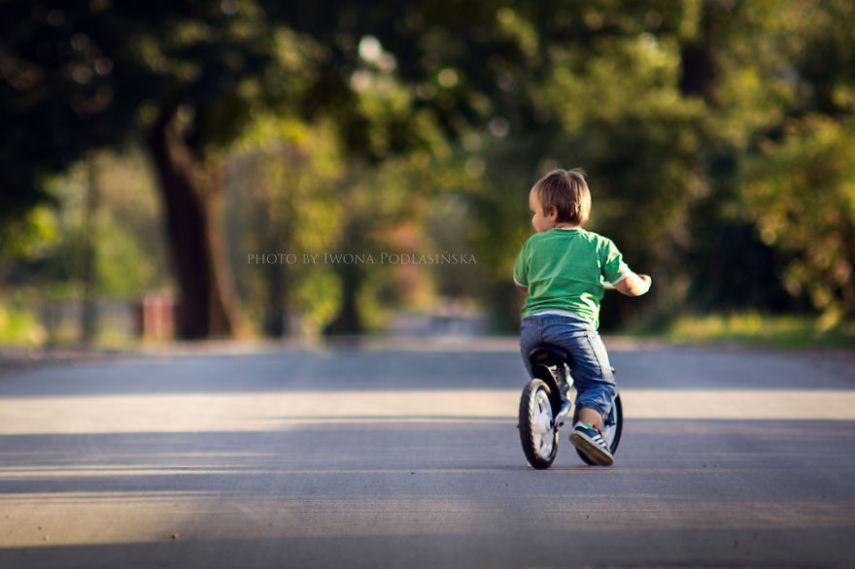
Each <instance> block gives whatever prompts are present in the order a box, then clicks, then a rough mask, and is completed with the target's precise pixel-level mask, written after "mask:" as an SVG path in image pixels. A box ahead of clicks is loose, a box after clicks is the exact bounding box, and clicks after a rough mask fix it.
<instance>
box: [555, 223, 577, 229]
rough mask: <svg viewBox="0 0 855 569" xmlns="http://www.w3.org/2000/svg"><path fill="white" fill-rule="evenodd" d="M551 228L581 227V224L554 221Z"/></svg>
mask: <svg viewBox="0 0 855 569" xmlns="http://www.w3.org/2000/svg"><path fill="white" fill-rule="evenodd" d="M552 229H582V226H581V225H574V224H572V223H556V224H555V225H553V226H552Z"/></svg>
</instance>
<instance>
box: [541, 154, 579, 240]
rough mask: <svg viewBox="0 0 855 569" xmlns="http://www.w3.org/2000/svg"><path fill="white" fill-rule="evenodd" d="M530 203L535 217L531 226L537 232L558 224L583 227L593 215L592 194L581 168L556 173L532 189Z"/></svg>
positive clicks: (543, 179) (546, 176)
mask: <svg viewBox="0 0 855 569" xmlns="http://www.w3.org/2000/svg"><path fill="white" fill-rule="evenodd" d="M529 202H530V205H531V207H532V212H533V213H534V218H533V219H532V224H533V225H534V227H535V229H536V230H537V231H545V230H546V229H551V228H552V227H554V226H555V225H557V224H559V223H560V224H566V225H570V226H580V227H581V226H582V225H585V222H587V221H588V215H589V214H590V213H591V192H590V191H589V190H588V184H587V183H586V182H585V176H584V173H583V172H582V171H581V170H579V169H578V168H577V169H573V170H553V171H552V172H550V173H548V174H547V175H545V176H544V177H543V178H541V179H540V180H538V181H537V183H536V184H535V185H534V187H533V188H532V189H531V193H530V194H529ZM538 208H539V209H540V211H537V209H538Z"/></svg>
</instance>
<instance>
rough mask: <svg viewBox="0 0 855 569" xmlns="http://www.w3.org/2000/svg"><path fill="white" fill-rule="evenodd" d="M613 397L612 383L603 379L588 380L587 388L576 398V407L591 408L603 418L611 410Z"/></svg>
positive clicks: (613, 388) (613, 387)
mask: <svg viewBox="0 0 855 569" xmlns="http://www.w3.org/2000/svg"><path fill="white" fill-rule="evenodd" d="M592 384H593V385H592ZM614 397H615V386H614V384H611V383H606V382H604V381H603V382H600V381H597V382H590V383H589V388H588V390H587V391H586V392H585V393H584V394H582V395H581V396H579V397H578V398H577V399H576V408H577V409H582V408H585V409H593V410H594V411H596V412H597V413H599V414H600V415H602V416H603V418H605V417H606V416H607V415H608V414H609V413H610V412H611V410H612V400H613V399H614Z"/></svg>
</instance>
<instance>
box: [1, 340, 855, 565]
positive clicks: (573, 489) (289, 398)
mask: <svg viewBox="0 0 855 569" xmlns="http://www.w3.org/2000/svg"><path fill="white" fill-rule="evenodd" d="M467 346H468V347H470V348H471V351H467V350H466V349H464V348H466V347H467ZM402 348H407V349H402ZM610 353H611V356H612V363H613V365H614V366H615V367H616V368H617V370H618V371H617V378H618V382H619V385H620V388H621V394H622V398H623V400H624V408H625V414H626V423H625V432H624V437H623V440H622V442H621V446H620V448H619V450H618V452H617V454H616V463H615V465H614V466H613V467H610V468H601V467H589V466H586V465H584V464H583V463H582V462H581V461H580V460H579V458H578V457H577V456H576V454H575V452H574V451H573V449H572V447H571V445H570V444H569V442H568V441H567V438H566V432H564V433H562V438H561V443H560V446H559V453H558V458H557V460H556V462H555V464H554V465H553V467H552V468H551V469H549V470H547V471H535V470H533V469H531V468H529V467H528V466H527V465H526V463H525V459H524V457H523V454H522V451H521V448H520V445H519V440H518V435H517V429H516V411H517V404H518V399H519V393H520V391H521V389H522V386H523V383H524V379H523V368H522V365H521V363H520V361H519V356H518V355H517V354H516V353H515V352H514V351H513V342H512V341H494V342H480V343H470V344H466V345H460V344H455V345H452V344H448V345H446V344H442V343H433V344H431V343H429V342H419V343H416V344H413V345H408V346H391V347H390V346H388V345H387V346H385V347H384V346H364V347H363V348H362V349H357V348H350V349H338V350H328V351H299V350H286V351H276V350H275V349H266V350H262V351H260V352H258V353H253V351H252V350H249V351H247V352H246V353H235V352H231V353H227V354H223V353H221V354H217V353H214V354H210V353H206V354H201V353H194V352H192V351H191V352H190V353H173V354H166V355H159V356H152V355H145V356H139V357H133V358H124V359H111V360H110V361H102V362H89V363H74V362H59V363H57V362H55V363H49V364H46V365H38V366H24V367H20V366H19V367H15V366H12V367H9V368H6V369H4V370H0V567H2V568H4V569H5V568H18V567H25V568H30V567H35V568H42V567H81V568H83V567H87V568H89V567H104V568H107V567H109V568H114V567H176V568H195V567H206V568H207V567H237V568H255V567H295V568H296V567H299V568H310V569H311V568H332V567H343V568H347V569H351V568H384V567H406V568H416V569H418V568H427V567H430V568H446V567H475V568H481V567H483V568H498V569H503V568H519V569H523V568H532V569H533V568H540V569H547V568H565V567H566V568H575V567H603V568H605V567H615V568H629V567H635V568H641V567H667V568H670V569H676V568H682V567H700V568H704V569H711V568H718V567H727V568H736V567H739V568H749V567H751V568H755V567H757V568H806V567H834V568H850V567H855V354H853V353H851V352H850V353H839V352H838V353H831V352H829V353H823V352H811V353H785V352H761V351H748V350H742V349H733V348H730V349H728V348H712V347H706V348H701V347H693V348H685V347H674V346H658V345H632V344H626V343H621V342H610Z"/></svg>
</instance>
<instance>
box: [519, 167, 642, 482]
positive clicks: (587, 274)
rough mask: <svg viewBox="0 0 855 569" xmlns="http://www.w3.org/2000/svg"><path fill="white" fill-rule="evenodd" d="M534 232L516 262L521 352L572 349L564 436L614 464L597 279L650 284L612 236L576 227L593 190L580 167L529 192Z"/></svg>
mask: <svg viewBox="0 0 855 569" xmlns="http://www.w3.org/2000/svg"><path fill="white" fill-rule="evenodd" d="M528 202H529V208H530V209H531V211H532V214H533V216H532V219H531V224H532V225H533V226H534V229H535V231H537V233H535V234H534V235H532V236H531V237H530V238H529V239H528V241H526V243H525V245H524V246H523V248H522V251H521V252H520V254H519V256H518V257H517V261H516V266H515V267H514V283H515V284H516V285H517V287H518V288H520V290H522V291H523V292H526V293H528V298H527V299H526V302H525V306H523V309H522V316H523V318H522V323H521V325H520V351H521V353H522V358H523V362H524V363H525V366H526V369H528V371H529V374H531V371H532V370H531V364H530V363H529V361H528V355H529V353H530V352H531V350H532V349H533V348H535V347H536V346H538V345H539V344H553V345H556V346H559V347H561V348H563V349H564V350H566V351H567V353H568V354H570V357H571V359H572V361H571V363H570V365H571V373H572V375H573V381H574V386H575V388H576V392H577V398H576V408H577V409H579V419H578V421H577V422H576V424H575V425H574V426H573V430H572V432H571V433H570V442H571V443H573V446H575V447H576V448H577V449H579V451H580V452H582V453H583V454H584V455H585V456H587V457H588V458H589V459H590V460H591V462H593V463H594V464H599V465H602V466H609V465H611V464H612V463H613V462H614V457H613V456H612V454H611V451H610V450H609V448H608V446H607V444H606V442H605V441H604V440H603V438H602V436H601V434H600V430H599V427H600V424H601V423H602V421H603V417H606V416H608V414H609V411H610V410H611V406H612V400H613V398H614V396H615V387H614V376H613V375H612V368H611V365H610V364H609V357H608V354H607V353H606V348H605V345H604V344H603V341H602V339H601V338H600V335H599V333H597V327H598V326H599V316H600V299H602V297H603V289H604V287H603V282H607V283H611V284H612V285H613V286H614V287H615V288H616V289H617V290H618V291H620V292H621V293H623V294H625V295H627V296H641V295H642V294H644V293H646V292H647V291H648V290H649V289H650V284H651V279H650V277H649V276H648V275H638V274H636V273H634V272H632V271H631V270H630V269H629V267H628V266H627V265H626V263H624V261H623V257H622V256H621V253H620V251H618V249H617V247H615V244H614V243H612V241H611V240H610V239H607V238H606V237H603V236H602V235H598V234H596V233H593V232H590V231H586V230H584V229H582V226H583V225H585V222H587V221H588V215H589V214H590V211H591V193H590V191H589V190H588V184H587V183H586V182H585V177H584V175H583V173H582V171H581V170H578V169H576V170H553V171H552V172H550V173H548V174H547V175H546V176H544V177H543V178H541V179H540V180H538V182H537V183H536V184H535V185H534V187H533V188H532V189H531V192H529V197H528Z"/></svg>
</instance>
